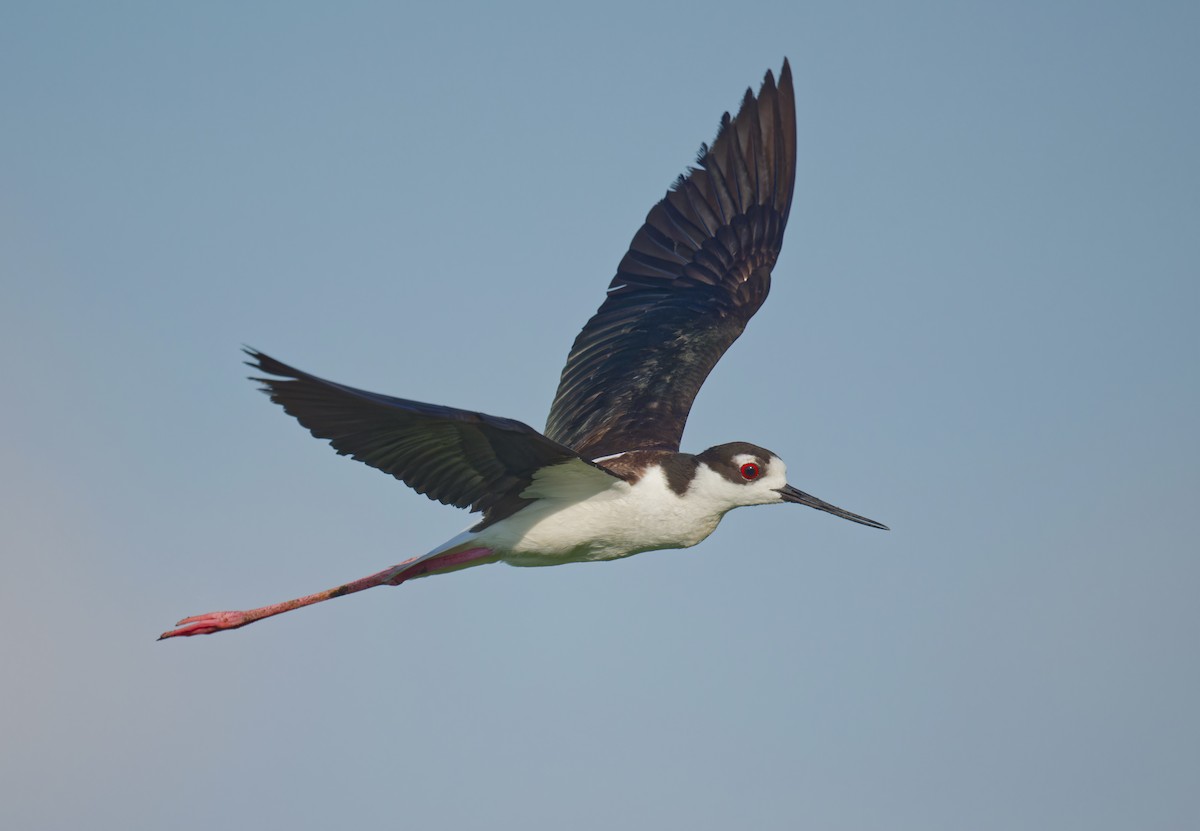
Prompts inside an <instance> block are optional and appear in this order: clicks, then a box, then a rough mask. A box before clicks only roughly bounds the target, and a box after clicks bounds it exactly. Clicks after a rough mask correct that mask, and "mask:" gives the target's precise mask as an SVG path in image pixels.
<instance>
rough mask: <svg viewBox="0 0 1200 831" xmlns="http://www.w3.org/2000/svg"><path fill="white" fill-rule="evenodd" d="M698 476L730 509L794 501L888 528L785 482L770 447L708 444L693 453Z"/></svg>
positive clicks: (780, 462)
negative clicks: (706, 447) (696, 463)
mask: <svg viewBox="0 0 1200 831" xmlns="http://www.w3.org/2000/svg"><path fill="white" fill-rule="evenodd" d="M696 461H697V462H698V463H699V466H700V470H698V471H697V473H698V475H699V476H700V477H701V479H700V481H698V483H697V484H698V485H699V486H700V487H701V488H703V490H704V491H706V492H707V493H709V494H710V495H711V496H712V497H713V498H714V499H717V500H721V501H724V502H727V503H728V504H729V505H730V507H731V508H736V507H740V506H742V505H773V504H775V503H777V502H794V503H796V504H798V505H807V506H808V507H810V508H816V509H817V510H819V511H825V512H826V513H830V514H833V515H834V516H837V517H841V518H842V519H848V520H850V521H851V522H858V523H861V524H862V525H869V526H871V527H872V528H882V529H883V530H885V531H886V530H888V527H887V526H886V525H883V524H881V523H878V522H876V521H875V520H873V519H867V518H866V517H864V516H859V515H858V514H852V513H850V512H849V511H845V510H842V509H841V508H838V507H837V506H835V505H830V504H829V503H828V502H825V501H824V500H822V499H817V498H816V497H815V496H810V495H809V494H807V493H805V492H804V491H802V490H799V489H797V488H794V487H792V486H791V485H789V484H788V482H787V465H785V464H784V463H783V460H782V459H780V458H779V457H778V456H776V455H775V454H774V453H772V452H771V451H770V450H767V449H765V448H762V447H759V446H758V445H754V444H750V443H748V442H744V441H735V442H730V443H729V444H719V445H717V446H716V447H710V448H708V450H705V451H704V452H703V453H701V454H699V455H698V456H696Z"/></svg>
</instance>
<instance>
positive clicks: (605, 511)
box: [475, 465, 733, 566]
mask: <svg viewBox="0 0 1200 831" xmlns="http://www.w3.org/2000/svg"><path fill="white" fill-rule="evenodd" d="M556 467H557V466H556ZM562 467H563V468H564V469H563V470H561V471H560V472H559V473H558V474H555V473H553V472H554V471H555V468H549V469H548V471H549V473H548V475H546V476H544V477H539V480H538V481H536V482H535V484H534V485H533V486H531V487H530V488H529V489H527V490H526V491H525V493H523V494H522V495H523V496H526V497H534V498H535V499H536V501H535V502H534V503H533V504H531V505H529V506H528V507H526V508H523V509H522V510H520V511H518V512H517V513H516V514H514V515H513V516H511V517H509V518H507V519H505V520H502V521H500V522H498V523H496V524H495V525H493V526H491V527H489V528H486V529H484V530H483V531H481V532H480V533H479V534H478V535H476V536H475V540H476V543H477V544H479V545H484V546H487V547H489V548H491V549H493V550H494V551H496V552H497V553H498V554H499V555H500V559H502V560H503V561H505V562H507V563H510V564H512V565H519V566H542V565H557V564H559V563H569V562H580V561H586V560H613V559H617V558H619V557H628V556H629V555H631V554H637V553H639V552H641V551H650V550H653V549H657V548H687V547H688V546H692V545H695V544H696V543H698V542H700V541H701V540H703V539H704V538H705V537H707V536H708V535H709V534H711V533H712V532H713V530H714V529H715V528H716V527H717V523H719V522H720V521H721V517H722V516H723V515H724V514H725V512H726V511H727V510H729V509H730V508H731V507H733V506H732V505H729V504H728V503H726V502H723V501H717V500H713V499H709V498H707V496H706V493H705V491H706V489H705V488H703V487H696V486H697V485H701V484H702V478H701V477H697V480H696V482H694V484H693V487H692V488H691V489H690V490H689V491H688V493H686V494H685V495H684V496H682V497H681V496H679V495H678V494H676V493H675V492H674V491H672V490H671V489H670V488H669V487H668V486H667V479H666V476H665V474H664V473H663V471H662V470H661V469H660V468H651V469H650V470H648V471H647V472H646V474H645V475H644V476H642V478H640V479H639V480H638V481H637V482H635V483H634V484H632V485H630V484H629V483H627V482H624V481H622V480H619V479H614V478H613V477H610V476H608V475H607V474H603V473H601V474H599V475H600V476H602V477H603V480H600V479H596V478H595V477H594V476H592V477H589V476H587V474H586V472H583V471H580V470H578V469H575V466H574V465H565V466H562ZM592 470H593V471H594V468H593V469H592ZM700 472H701V473H709V474H711V471H708V470H707V469H706V468H701V471H700ZM713 475H715V474H713ZM559 478H563V479H564V481H562V482H559V481H555V480H557V479H559ZM589 482H590V483H591V485H592V486H591V487H589V486H588V483H589ZM601 484H602V485H603V487H599V485H601ZM560 486H565V487H560Z"/></svg>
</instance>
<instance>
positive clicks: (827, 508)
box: [775, 485, 892, 531]
mask: <svg viewBox="0 0 1200 831" xmlns="http://www.w3.org/2000/svg"><path fill="white" fill-rule="evenodd" d="M775 490H777V491H778V492H779V495H780V496H782V497H783V501H784V502H795V503H797V504H799V505H807V506H808V507H810V508H816V509H817V510H818V511H824V512H825V513H827V514H833V515H834V516H840V517H841V518H842V519H848V520H850V521H851V522H857V523H858V524H860V525H869V526H871V527H872V528H880V529H882V530H884V531H890V530H892V529H890V528H888V527H887V526H886V525H884V524H883V523H881V522H876V521H875V520H873V519H867V518H866V517H865V516H859V515H858V514H852V513H850V512H849V511H843V510H842V509H841V508H839V507H837V506H836V505H830V504H829V503H828V502H826V501H825V500H823V499H817V498H816V497H815V496H809V495H808V494H807V493H805V492H804V491H802V490H797V489H796V488H793V487H792V486H791V485H784V486H783V487H782V488H776V489H775Z"/></svg>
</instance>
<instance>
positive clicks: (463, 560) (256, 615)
mask: <svg viewBox="0 0 1200 831" xmlns="http://www.w3.org/2000/svg"><path fill="white" fill-rule="evenodd" d="M494 561H495V558H494V557H493V556H492V551H491V549H489V548H468V549H467V550H465V551H455V552H451V553H447V554H438V555H436V556H434V557H430V558H428V559H422V558H419V557H413V558H412V559H411V560H405V561H404V562H403V563H400V564H399V565H395V566H392V567H391V568H387V569H384V570H383V571H381V572H379V573H378V574H372V575H370V576H369V577H363V578H361V579H359V580H355V581H354V582H353V583H346V584H345V585H341V586H338V587H337V588H335V589H328V590H326V591H323V592H317V593H316V594H310V595H307V596H306V597H297V598H296V599H295V600H286V601H284V602H283V603H275V604H273V605H271V606H262V607H261V608H258V609H251V610H249V611H247V612H209V613H208V614H206V615H196V616H195V617H186V618H184V619H183V620H181V621H179V623H177V624H176V626H178V627H179V628H178V629H172V630H171V631H170V632H163V633H162V634H161V635H159V636H158V639H159V640H160V641H161V640H163V639H164V638H177V637H180V636H185V635H211V634H212V633H213V632H221V631H224V630H226V629H238V628H240V627H242V626H245V625H246V624H248V623H254V621H256V620H262V619H263V618H265V617H271V616H273V615H279V614H283V613H284V612H290V611H291V610H292V609H299V608H300V607H301V606H311V605H312V604H313V603H320V602H321V601H322V600H332V599H333V598H335V597H341V596H342V595H346V594H354V593H355V592H360V591H362V590H363V589H370V588H374V587H375V586H398V585H400V584H401V583H403V582H404V581H405V580H411V579H413V578H414V577H423V576H425V575H426V574H437V573H439V572H444V571H455V570H457V569H460V568H466V567H467V566H472V565H482V564H483V563H488V562H494Z"/></svg>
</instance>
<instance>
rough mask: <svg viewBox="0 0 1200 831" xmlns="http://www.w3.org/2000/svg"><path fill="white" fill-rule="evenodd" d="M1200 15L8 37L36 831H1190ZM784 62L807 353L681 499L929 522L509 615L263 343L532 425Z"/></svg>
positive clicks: (777, 290) (138, 21)
mask: <svg viewBox="0 0 1200 831" xmlns="http://www.w3.org/2000/svg"><path fill="white" fill-rule="evenodd" d="M1198 32H1200V5H1197V4H1196V3H1186V2H1179V3H1143V4H1134V3H1103V2H1101V3H1096V2H1077V3H1054V2H1050V3H1047V2H1036V3H1032V2H1030V3H1019V2H1015V3H1004V4H1000V3H948V2H947V3H939V2H924V3H906V4H899V3H882V2H881V3H852V4H851V3H838V2H796V1H795V0H788V2H778V3H758V2H740V3H705V2H689V3H686V4H685V3H675V4H648V3H593V4H588V5H587V6H586V7H582V8H580V7H571V6H569V5H567V4H562V3H544V4H520V3H508V4H503V5H501V4H496V6H495V7H479V6H476V7H471V6H469V5H468V6H457V7H452V6H450V5H446V6H445V7H444V8H440V9H436V10H435V9H433V8H432V7H425V8H423V9H416V10H408V9H404V8H403V7H402V6H401V5H400V4H370V3H339V4H336V6H335V4H327V5H315V4H304V3H275V4H254V5H253V6H247V5H245V4H232V3H228V4H222V3H205V4H180V3H172V4H168V3H105V4H91V3H76V4H71V3H40V2H39V3H14V2H10V3H5V4H4V5H3V7H2V8H0V123H2V124H3V126H2V127H0V279H2V280H3V301H2V302H0V371H2V376H0V377H2V379H3V390H4V392H3V402H4V405H3V408H2V409H0V433H2V436H3V438H2V439H0V471H2V473H0V549H2V551H3V564H4V575H3V579H2V580H0V602H2V605H0V610H2V611H0V614H2V615H3V621H2V624H0V660H2V662H3V666H4V681H3V684H2V688H3V696H2V698H0V783H2V785H0V789H2V791H3V794H2V798H0V826H2V827H4V828H12V829H63V828H81V829H82V828H87V829H166V828H169V829H181V830H182V831H189V830H190V829H213V828H218V827H220V828H230V829H237V828H249V827H263V828H283V827H290V828H296V829H308V828H328V827H333V828H359V827H362V828H372V827H412V828H446V829H458V828H514V827H521V828H526V829H560V828H571V829H612V828H689V829H728V828H762V829H795V828H820V829H847V831H861V830H862V829H889V831H890V830H891V829H914V831H916V830H918V829H919V831H933V830H936V829H946V831H961V829H1056V831H1057V829H1076V828H1078V829H1085V828H1086V829H1129V828H1138V829H1185V828H1196V827H1200V715H1198V714H1197V708H1198V704H1197V702H1200V649H1198V646H1197V644H1198V634H1200V601H1198V597H1200V562H1198V557H1197V554H1198V546H1197V543H1196V537H1197V534H1196V516H1197V512H1198V511H1200V508H1198V507H1197V500H1198V497H1200V439H1198V438H1197V433H1198V430H1197V425H1198V424H1200V417H1198V415H1197V413H1198V410H1200V368H1198V358H1200V323H1198V312H1200V280H1198V277H1200V274H1198V266H1197V263H1198V262H1200V154H1198V152H1197V148H1200V118H1198V109H1200V108H1198V107H1197V89H1198V88H1200V69H1198V67H1200V58H1198V55H1200V39H1198V35H1197V33H1198ZM785 55H786V56H788V57H790V58H791V61H792V65H793V68H794V70H795V73H796V80H797V97H798V101H797V104H798V112H799V129H800V160H799V175H798V181H797V186H796V201H795V207H794V209H793V211H792V215H791V220H790V227H789V230H788V235H787V242H786V245H785V246H784V252H783V257H782V259H781V260H780V262H779V265H778V267H777V269H776V272H775V286H774V289H773V291H772V297H771V300H770V302H768V303H767V305H766V306H765V308H764V309H763V311H762V312H761V313H760V314H759V316H758V317H757V318H756V319H755V320H754V322H753V323H752V324H751V326H750V328H749V331H748V332H747V335H746V337H745V338H743V339H742V340H741V341H740V342H739V343H738V344H736V345H735V346H734V348H733V349H732V350H731V352H730V354H729V355H728V356H727V357H726V359H725V360H724V361H723V362H722V363H721V364H720V366H719V367H718V368H717V370H716V371H715V372H714V374H713V376H712V377H711V378H710V380H709V383H708V385H707V386H706V387H705V389H704V391H703V392H702V393H701V395H700V398H699V400H698V401H697V405H696V409H695V412H694V415H693V417H692V420H691V422H690V424H689V428H688V432H687V434H686V436H685V449H691V450H696V451H698V450H700V449H703V448H705V447H707V446H709V445H711V444H716V443H719V442H723V441H728V440H734V439H745V440H752V441H754V442H756V443H759V444H763V445H765V446H767V447H770V448H772V449H774V450H776V451H777V452H779V453H780V454H781V455H782V456H783V457H784V458H785V459H786V460H787V461H788V462H789V470H790V472H791V478H792V480H793V483H794V484H796V485H798V486H800V487H802V488H804V489H805V490H808V491H810V492H812V493H814V494H816V495H818V496H820V497H823V498H825V499H828V500H830V501H832V502H834V503H835V504H838V505H842V506H844V507H846V508H847V509H849V510H853V511H857V512H861V513H863V514H866V515H867V516H870V517H874V518H877V519H879V520H881V521H883V522H886V523H888V524H890V525H891V526H892V528H893V529H894V530H893V531H892V532H890V533H883V532H878V531H873V530H871V529H868V528H864V527H861V526H858V525H854V524H851V523H848V522H842V521H838V520H836V519H833V518H832V517H829V516H826V515H823V514H820V513H818V512H815V511H810V510H802V509H799V508H784V507H779V508H773V509H770V510H767V509H765V508H760V509H756V510H744V511H737V512H734V513H733V514H731V515H730V516H729V517H728V518H726V520H725V522H724V523H723V524H722V526H721V527H720V528H719V529H718V531H717V532H716V533H715V534H714V535H713V537H712V538H711V539H709V540H708V541H707V542H705V543H704V544H702V545H701V546H700V547H698V548H695V549H691V550H689V551H675V552H659V553H654V554H647V555H643V556H640V557H635V558H633V559H630V560H625V561H622V562H617V563H612V564H603V565H579V566H570V567H563V568H553V569H513V568H507V567H502V566H492V567H488V568H481V569H476V570H473V571H468V572H463V573H460V574H455V575H451V576H449V577H442V578H436V579H432V580H424V581H419V582H416V583H413V584H409V585H406V586H404V587H402V588H400V589H378V590H375V591H371V592H367V593H365V594H360V595H356V596H354V597H353V598H349V599H345V600H340V601H337V602H333V603H328V604H323V605H321V606H318V607H316V608H313V609H307V610H304V611H300V612H296V613H294V614H291V615H287V616H284V617H280V618H276V619H274V620H271V621H267V622H263V623H260V624H257V625H255V626H253V627H251V628H249V629H245V630H242V631H239V632H234V633H231V634H226V635H221V636H215V637H210V638H200V639H191V640H180V641H174V642H167V643H156V642H155V640H154V639H155V637H156V636H157V635H158V633H159V632H161V631H162V630H164V629H166V628H169V627H170V626H171V624H173V622H174V621H175V620H177V619H178V618H180V617H183V616H185V615H189V614H196V613H199V612H204V611H210V610H213V609H227V608H233V609H237V608H247V607H250V606H257V605H260V604H263V603H268V602H273V601H277V600H283V599H286V598H289V597H293V596H296V595H299V594H304V593H308V592H311V591H316V590H318V589H323V588H327V587H329V586H333V585H336V584H338V583H340V582H343V581H345V580H348V579H352V578H356V577H359V576H362V575H365V574H368V573H371V572H374V571H377V570H379V569H381V568H383V567H385V566H387V565H390V564H392V563H395V562H398V561H399V560H401V559H404V558H406V557H409V556H411V555H413V554H417V553H421V552H423V551H425V550H427V549H428V548H430V547H432V546H433V545H435V544H437V543H439V542H441V541H442V540H443V539H445V538H447V537H449V536H450V535H451V534H453V533H455V532H457V531H458V530H459V529H461V528H462V527H464V526H465V525H467V524H468V523H469V522H470V518H469V517H468V516H467V515H466V514H465V513H463V512H461V511H456V510H454V509H451V508H447V507H444V506H439V505H436V504H434V503H431V502H429V501H428V500H426V499H424V498H422V497H420V496H417V495H415V494H413V493H412V492H410V491H408V490H407V489H405V488H404V487H402V486H401V485H400V484H398V483H397V482H395V481H394V480H391V479H390V478H386V477H384V476H382V475H380V474H379V473H377V472H375V471H372V470H371V469H369V468H367V467H365V466H362V465H359V464H356V463H353V462H350V461H347V460H345V459H342V458H339V457H338V456H337V455H336V454H334V453H333V452H332V451H331V450H330V449H329V448H328V447H327V446H325V445H323V443H321V442H318V441H316V440H314V439H313V438H311V437H310V436H308V435H307V433H306V432H305V431H303V430H302V429H301V428H299V427H298V426H297V425H296V424H295V423H294V422H293V421H292V420H291V419H289V418H288V417H286V416H285V415H284V414H283V413H282V412H281V411H280V410H279V409H278V408H276V407H274V406H271V405H270V404H269V403H268V402H267V401H266V400H265V399H264V398H263V397H262V396H261V395H260V394H259V393H257V392H255V390H254V386H253V385H252V384H250V383H248V382H247V381H245V380H243V376H244V375H245V374H246V368H244V367H243V366H242V365H241V364H240V363H239V360H240V355H239V352H238V347H239V345H240V344H242V343H247V344H250V345H253V346H255V347H257V348H260V349H263V350H266V351H268V352H270V353H271V354H273V355H276V356H278V357H279V358H281V359H284V360H287V361H289V362H291V363H294V364H295V365H297V366H299V367H302V368H305V369H307V370H309V371H312V372H315V373H317V374H320V375H325V376H327V377H331V378H334V379H337V380H339V381H343V382H346V383H350V384H354V385H357V386H362V387H366V388H368V389H374V390H379V391H381V392H387V393H392V394H396V395H402V396H405V397H410V398H416V399H419V400H427V401H433V402H438V403H445V404H450V405H457V406H461V407H468V408H475V409H481V410H484V411H487V412H491V413H495V414H499V415H506V416H510V417H514V418H519V419H521V420H524V421H527V422H528V423H530V424H533V425H535V426H541V424H542V423H543V420H544V417H545V412H546V409H547V407H548V404H549V401H550V398H551V396H552V393H553V391H554V387H555V384H556V381H557V377H558V373H559V370H560V368H561V366H562V363H563V360H564V358H565V356H566V350H567V347H568V346H569V344H570V342H571V339H572V338H573V337H574V335H575V333H576V332H577V331H578V329H579V327H580V326H581V325H582V324H583V322H584V321H585V320H586V319H587V317H588V316H589V315H590V314H591V312H592V311H593V310H594V309H595V308H596V306H597V305H599V303H600V301H601V299H602V294H603V289H604V286H605V285H606V284H607V282H608V280H609V279H610V278H611V276H612V274H613V272H614V269H615V267H616V264H617V261H618V259H619V258H620V256H621V254H622V253H623V252H624V251H625V248H626V246H627V245H628V242H629V240H630V238H631V236H632V234H633V232H634V230H635V229H636V228H637V227H638V225H639V223H640V222H641V220H642V218H643V217H644V216H645V213H646V211H647V210H648V209H649V208H650V206H651V205H652V204H653V203H654V202H655V201H656V200H657V199H659V198H660V197H661V196H662V194H663V192H664V191H665V189H666V187H667V186H668V185H669V184H670V183H671V181H672V180H673V179H674V178H675V177H676V175H678V174H679V173H680V172H681V171H682V170H683V168H684V166H685V165H686V164H687V163H688V162H690V161H691V160H692V159H693V158H694V154H695V151H696V148H697V147H698V146H699V144H700V142H701V141H705V140H709V139H711V138H712V136H713V134H714V133H715V131H716V126H717V122H718V120H719V117H720V115H721V113H722V112H723V111H724V110H726V109H732V108H734V107H736V105H737V104H738V102H739V99H740V96H741V94H742V92H743V91H744V89H745V88H746V87H747V86H748V85H753V86H755V87H756V88H757V86H758V84H759V82H760V80H761V78H762V75H763V73H764V71H765V70H766V69H768V68H774V69H776V70H778V67H779V66H780V63H781V61H782V58H783V57H784V56H785Z"/></svg>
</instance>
